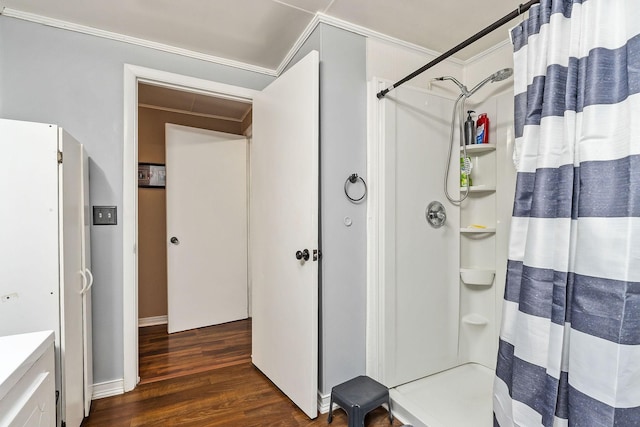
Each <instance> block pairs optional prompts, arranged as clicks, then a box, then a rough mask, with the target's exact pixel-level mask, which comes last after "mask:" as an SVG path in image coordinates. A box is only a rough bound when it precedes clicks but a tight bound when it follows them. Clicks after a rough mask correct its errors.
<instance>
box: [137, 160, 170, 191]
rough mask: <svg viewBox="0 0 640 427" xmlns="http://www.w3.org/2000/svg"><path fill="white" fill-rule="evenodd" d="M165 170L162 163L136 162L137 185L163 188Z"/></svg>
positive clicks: (165, 179) (165, 178)
mask: <svg viewBox="0 0 640 427" xmlns="http://www.w3.org/2000/svg"><path fill="white" fill-rule="evenodd" d="M166 181H167V172H166V170H165V166H164V165H160V164H157V163H138V187H146V188H164V187H165V185H166Z"/></svg>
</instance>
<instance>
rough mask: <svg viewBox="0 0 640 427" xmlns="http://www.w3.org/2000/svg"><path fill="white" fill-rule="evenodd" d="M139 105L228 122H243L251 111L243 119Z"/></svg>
mask: <svg viewBox="0 0 640 427" xmlns="http://www.w3.org/2000/svg"><path fill="white" fill-rule="evenodd" d="M138 107H142V108H148V109H150V110H159V111H167V112H169V113H179V114H186V115H188V116H198V117H206V118H208V119H219V120H226V121H228V122H236V123H241V122H242V120H244V118H245V117H247V114H249V111H247V112H246V113H244V114H243V115H242V118H241V119H236V118H235V117H227V116H218V115H215V114H207V113H198V112H195V111H186V110H180V109H178V108H169V107H160V106H158V105H149V104H138Z"/></svg>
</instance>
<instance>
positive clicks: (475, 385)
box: [390, 363, 495, 427]
mask: <svg viewBox="0 0 640 427" xmlns="http://www.w3.org/2000/svg"><path fill="white" fill-rule="evenodd" d="M494 376H495V371H494V370H492V369H489V368H486V367H484V366H482V365H478V364H475V363H468V364H466V365H461V366H458V367H455V368H453V369H449V370H447V371H444V372H439V373H437V374H434V375H431V376H428V377H425V378H421V379H419V380H416V381H413V382H410V383H408V384H403V385H401V386H398V387H396V388H393V389H391V392H390V395H391V401H392V407H393V412H394V414H397V415H398V418H399V419H401V420H403V421H404V422H406V423H409V424H412V425H413V426H414V427H492V426H493V403H492V402H493V379H494Z"/></svg>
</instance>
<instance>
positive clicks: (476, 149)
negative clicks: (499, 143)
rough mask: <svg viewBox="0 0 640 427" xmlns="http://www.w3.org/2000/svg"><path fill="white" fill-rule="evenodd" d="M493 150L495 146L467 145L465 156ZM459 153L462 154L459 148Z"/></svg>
mask: <svg viewBox="0 0 640 427" xmlns="http://www.w3.org/2000/svg"><path fill="white" fill-rule="evenodd" d="M495 149H496V144H469V145H467V154H480V153H486V152H488V151H494V150H495ZM460 152H463V150H462V147H460Z"/></svg>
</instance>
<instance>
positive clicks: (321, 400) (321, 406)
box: [318, 390, 331, 414]
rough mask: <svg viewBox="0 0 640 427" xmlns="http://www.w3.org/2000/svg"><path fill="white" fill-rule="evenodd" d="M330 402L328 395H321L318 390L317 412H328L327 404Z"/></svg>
mask: <svg viewBox="0 0 640 427" xmlns="http://www.w3.org/2000/svg"><path fill="white" fill-rule="evenodd" d="M330 401H331V395H330V394H322V393H320V390H318V412H320V413H321V414H326V413H328V412H329V402H330Z"/></svg>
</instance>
